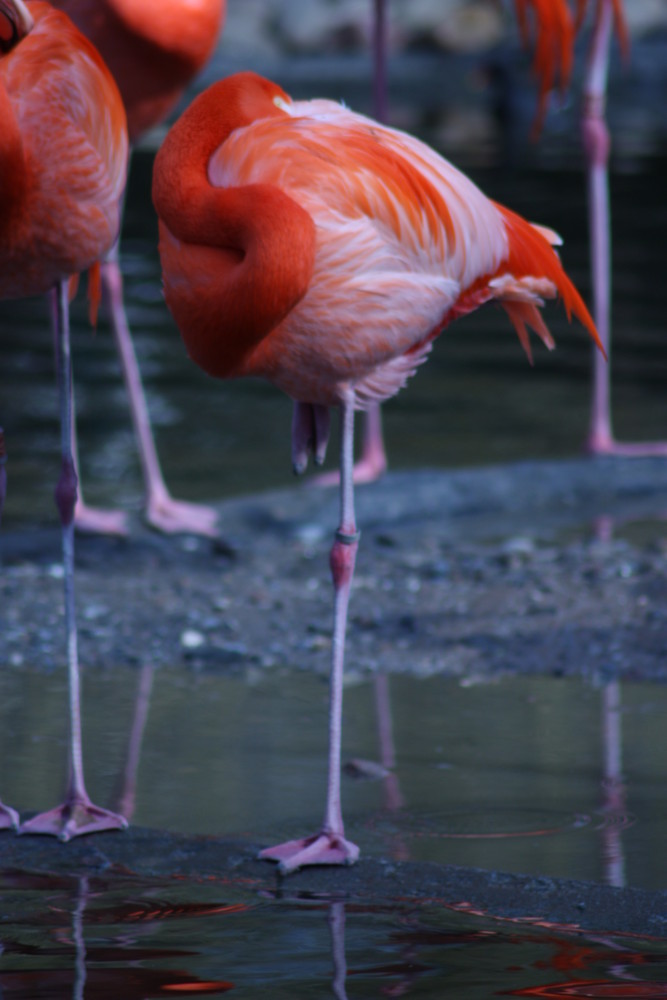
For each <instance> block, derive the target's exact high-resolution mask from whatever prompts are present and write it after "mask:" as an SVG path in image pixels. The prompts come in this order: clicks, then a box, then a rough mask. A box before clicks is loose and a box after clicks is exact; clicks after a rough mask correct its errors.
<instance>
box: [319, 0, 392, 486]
mask: <svg viewBox="0 0 667 1000" xmlns="http://www.w3.org/2000/svg"><path fill="white" fill-rule="evenodd" d="M373 4H374V11H375V17H374V31H373V115H374V117H375V118H376V119H377V120H378V121H379V122H386V121H387V117H388V115H387V105H388V100H387V89H388V88H387V4H386V0H373ZM386 471H387V452H386V449H385V446H384V439H383V435H382V413H381V409H380V404H379V403H373V404H372V405H371V406H370V407H369V408H368V410H367V411H366V413H365V415H364V428H363V437H362V442H361V456H360V458H359V461H358V462H355V464H354V471H353V475H354V482H355V483H356V484H361V483H374V482H376V480H378V479H380V477H381V476H383V475H384V473H385V472H386ZM338 480H339V476H338V472H325V473H324V474H323V475H321V476H317V477H316V478H315V479H314V481H313V482H314V484H315V485H316V486H336V485H337V484H338Z"/></svg>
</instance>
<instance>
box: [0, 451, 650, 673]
mask: <svg viewBox="0 0 667 1000" xmlns="http://www.w3.org/2000/svg"><path fill="white" fill-rule="evenodd" d="M666 486H667V465H665V464H664V463H662V462H660V461H658V460H655V461H648V460H647V461H643V460H641V461H625V462H623V461H615V460H599V461H588V460H581V461H573V462H558V463H524V464H520V465H515V466H509V467H498V468H486V469H477V470H459V471H453V472H435V471H420V472H417V473H412V474H410V473H400V474H393V475H389V476H387V477H386V478H385V479H384V480H383V481H382V482H380V483H378V484H376V485H373V486H370V487H364V488H362V489H359V490H358V491H357V493H358V499H357V516H358V523H359V526H360V528H361V531H362V539H361V544H360V548H359V555H358V560H357V573H356V579H355V592H354V594H353V598H352V601H351V607H350V618H351V620H350V628H349V650H348V657H347V669H348V670H349V672H351V673H354V672H359V673H361V674H365V675H368V674H372V673H373V672H374V671H376V670H378V669H379V668H380V667H382V670H383V671H385V672H400V673H412V674H418V675H421V676H424V675H429V674H432V673H445V674H450V675H454V676H456V675H466V676H468V677H470V678H473V679H474V677H476V676H480V677H483V676H485V675H489V674H492V675H494V676H497V675H498V674H499V673H501V672H502V673H514V672H521V673H548V674H558V675H570V674H582V673H583V674H585V675H593V674H600V673H602V674H603V675H607V674H608V673H609V672H614V673H615V674H617V675H618V676H619V677H623V678H625V679H633V680H637V679H645V680H654V681H664V680H666V679H667V665H666V664H665V657H664V652H665V649H666V648H667V600H665V598H666V596H667V560H666V558H665V555H666V552H667V541H665V540H664V539H663V536H662V528H661V525H660V524H659V523H656V522H658V521H659V519H660V518H661V516H662V510H663V504H664V509H665V510H667V494H666V490H665V488H666ZM220 510H221V523H222V526H223V527H222V530H223V536H224V541H221V542H218V543H210V542H208V541H201V540H198V539H193V538H179V539H175V538H164V537H160V536H158V535H155V534H153V533H152V532H150V531H148V530H147V529H145V528H143V527H142V526H141V525H139V524H138V523H137V524H136V525H135V529H134V530H133V533H132V536H131V537H130V539H128V540H126V541H117V540H108V539H103V538H97V537H81V538H79V540H78V542H77V589H78V612H79V619H80V631H81V657H82V661H83V662H84V663H85V664H86V665H88V666H91V667H95V666H97V665H105V664H106V665H109V664H112V663H118V662H121V663H137V664H140V663H142V662H143V661H144V660H145V659H146V658H147V657H150V659H151V660H152V661H153V663H154V664H155V665H159V664H172V665H173V664H174V663H178V662H179V661H182V660H187V661H189V662H190V663H193V664H195V665H197V666H201V667H202V668H207V669H220V670H242V669H245V668H247V667H251V666H252V667H260V668H264V669H271V668H272V667H274V666H280V667H284V666H289V667H292V668H296V669H303V670H315V671H320V672H322V673H326V672H327V670H328V664H329V633H330V628H331V603H332V601H331V585H330V581H329V571H328V551H329V547H330V544H331V537H332V531H333V529H334V527H335V524H336V519H337V491H336V490H327V491H320V490H318V489H315V488H308V487H307V486H301V485H299V486H297V487H295V488H294V489H289V490H283V491H279V492H274V493H269V494H261V495H256V496H252V497H245V498H239V499H234V500H231V501H226V502H224V503H222V504H221V505H220ZM647 521H648V522H650V523H649V524H648V525H647V524H646V522H647ZM642 526H643V527H644V529H645V530H643V531H642V530H641V528H642ZM630 538H633V539H634V540H633V541H631V540H629V539H630ZM3 550H4V572H3V573H2V576H1V577H0V615H1V616H2V619H4V620H3V621H2V632H3V642H2V646H1V648H0V665H5V664H10V665H13V666H20V665H21V664H22V663H24V662H27V663H30V664H32V665H36V664H38V665H44V666H45V667H51V666H54V665H57V664H59V663H61V662H62V595H61V590H62V584H61V579H60V565H59V562H58V560H59V534H58V531H57V529H56V527H55V526H54V527H53V528H44V529H41V530H36V529H35V530H30V531H25V532H16V533H10V534H5V536H4V538H3Z"/></svg>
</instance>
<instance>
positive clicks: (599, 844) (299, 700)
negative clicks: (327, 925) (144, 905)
mask: <svg viewBox="0 0 667 1000" xmlns="http://www.w3.org/2000/svg"><path fill="white" fill-rule="evenodd" d="M0 696H1V697H0V704H1V706H2V707H1V710H0V747H1V758H0V759H1V761H2V766H1V770H0V779H1V785H0V787H1V788H2V797H3V799H4V800H5V801H6V802H8V803H10V804H11V805H13V806H14V807H15V808H17V809H19V810H20V811H32V810H37V809H42V808H46V807H48V806H50V805H51V804H53V803H54V802H55V801H56V799H57V796H58V795H59V794H60V792H61V789H62V787H63V785H64V780H65V773H64V768H65V746H66V743H65V741H66V738H67V722H66V718H65V716H64V710H65V705H66V682H65V677H64V671H54V672H53V673H51V674H46V675H45V674H44V673H43V672H42V671H35V670H30V669H26V668H22V669H21V670H10V671H7V672H5V674H4V675H3V676H2V677H0ZM83 697H84V706H85V719H84V726H85V729H84V741H85V746H86V761H87V781H88V786H89V789H90V791H91V794H92V795H93V798H94V799H95V801H99V802H100V804H104V805H107V806H110V807H111V808H114V809H119V810H120V811H122V812H124V813H125V814H126V815H128V816H131V818H132V822H133V823H134V824H136V825H138V826H147V827H153V828H164V829H168V830H173V831H177V832H182V833H188V834H199V835H206V834H216V835H220V834H224V835H230V836H235V837H242V838H243V837H245V838H249V842H251V843H253V844H255V843H261V842H263V843H265V844H268V843H270V842H274V843H275V842H277V841H278V840H279V839H280V840H283V839H287V838H289V837H293V836H298V835H302V834H304V833H306V832H310V830H311V828H313V829H314V828H316V827H317V826H318V824H319V822H320V820H321V814H322V811H323V806H324V786H325V777H326V775H325V766H326V747H325V733H326V728H325V727H326V717H327V685H326V683H325V682H324V681H323V680H322V679H320V678H317V677H313V676H311V675H301V674H292V673H289V672H286V673H284V674H282V673H281V674H280V675H279V676H272V675H271V674H270V673H269V675H268V676H264V675H262V674H258V673H257V672H256V671H254V670H253V671H250V672H248V673H247V674H246V675H244V676H239V677H229V676H227V677H225V676H219V674H218V673H215V674H214V673H210V674H200V673H197V672H193V671H188V670H186V671H183V669H178V670H177V669H174V670H158V671H155V672H153V671H151V668H150V667H144V668H143V672H139V673H137V672H135V671H131V670H128V669H121V668H118V667H116V668H114V669H113V671H109V672H106V671H92V670H91V671H89V672H88V673H87V674H86V677H85V680H84V692H83ZM345 701H346V705H345V721H344V733H343V751H344V760H345V762H346V766H345V778H344V812H345V817H346V827H347V832H348V835H349V836H350V837H351V838H352V839H353V840H355V841H357V842H358V843H359V844H360V846H361V848H362V851H363V852H364V853H365V854H367V855H369V856H376V857H377V856H382V857H394V858H397V859H403V860H412V861H436V862H440V863H454V864H459V865H467V866H474V867H481V868H485V869H487V870H492V869H496V870H500V871H514V872H518V873H526V874H534V875H549V876H564V877H570V878H581V879H594V880H597V881H600V882H607V883H608V884H617V885H619V884H628V885H633V886H640V887H644V888H647V889H657V888H667V860H666V858H665V852H664V843H665V837H666V836H667V808H666V807H665V805H664V802H663V800H662V796H661V794H660V789H661V787H662V784H663V782H664V760H665V752H664V751H665V737H664V719H665V715H666V713H667V689H665V688H663V687H661V686H659V687H655V686H646V685H632V684H629V683H628V684H623V685H622V686H621V685H618V684H616V685H614V684H612V685H609V686H607V687H602V688H599V689H598V688H594V687H592V686H590V685H587V684H585V683H584V682H582V681H574V680H567V681H565V680H555V679H552V678H505V679H502V680H500V681H498V682H497V683H494V684H477V685H473V686H469V687H467V686H465V685H462V684H460V683H459V682H457V681H454V680H451V679H447V678H442V677H432V678H429V679H422V680H415V679H414V678H410V677H395V676H394V677H391V678H386V677H379V678H376V679H374V680H370V681H364V682H363V683H355V684H353V685H349V686H348V687H347V690H346V695H345ZM146 714H147V718H146ZM142 719H146V721H145V727H144V728H143V730H141V728H140V729H137V728H136V724H137V721H138V723H139V726H140V727H141V725H142V722H141V720H142ZM416 719H418V720H419V724H418V725H415V720H416ZM258 734H261V736H258ZM140 736H141V740H140V741H139V737H140ZM369 762H370V764H369ZM371 764H372V765H374V766H373V767H371ZM378 767H380V772H379V774H378ZM382 768H384V770H382ZM369 775H370V776H369Z"/></svg>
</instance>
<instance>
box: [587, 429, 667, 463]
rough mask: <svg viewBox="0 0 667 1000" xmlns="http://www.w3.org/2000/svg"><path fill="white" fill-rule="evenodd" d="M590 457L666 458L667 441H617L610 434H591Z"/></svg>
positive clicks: (589, 443) (588, 445) (589, 442)
mask: <svg viewBox="0 0 667 1000" xmlns="http://www.w3.org/2000/svg"><path fill="white" fill-rule="evenodd" d="M586 451H587V452H588V453H589V455H612V456H617V457H619V458H664V457H665V456H666V455H667V441H635V442H632V443H631V444H630V443H628V442H622V441H616V440H615V439H614V438H613V437H611V436H610V435H609V434H606V433H602V434H591V436H590V437H589V438H588V440H587V442H586Z"/></svg>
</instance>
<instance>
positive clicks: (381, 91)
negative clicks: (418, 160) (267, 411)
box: [354, 0, 389, 483]
mask: <svg viewBox="0 0 667 1000" xmlns="http://www.w3.org/2000/svg"><path fill="white" fill-rule="evenodd" d="M374 3H375V21H374V31H373V116H374V117H375V118H377V120H378V121H379V122H386V121H387V118H388V103H389V102H388V97H387V93H388V87H387V2H386V0H374ZM362 435H363V436H362V441H361V455H360V457H359V461H358V462H356V463H355V466H354V481H355V483H374V482H375V481H376V480H377V479H379V478H380V476H382V475H384V473H385V472H386V471H387V452H386V449H385V446H384V437H383V434H382V412H381V409H380V404H379V403H373V404H372V405H371V406H370V407H369V408H368V410H367V411H366V413H365V415H364V426H363V432H362Z"/></svg>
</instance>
